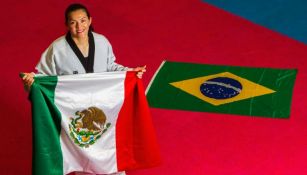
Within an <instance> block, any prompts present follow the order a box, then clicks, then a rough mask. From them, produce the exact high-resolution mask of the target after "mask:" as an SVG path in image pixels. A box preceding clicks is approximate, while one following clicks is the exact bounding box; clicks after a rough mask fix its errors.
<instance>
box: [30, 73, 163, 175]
mask: <svg viewBox="0 0 307 175" xmlns="http://www.w3.org/2000/svg"><path fill="white" fill-rule="evenodd" d="M29 97H30V100H31V102H32V115H33V174H37V175H41V174H54V175H60V174H61V175H62V174H68V173H70V172H74V171H81V172H89V173H96V174H109V173H114V172H118V171H123V170H131V169H139V168H146V167H152V166H156V165H158V164H159V163H160V157H159V151H158V146H157V142H156V137H155V133H154V128H153V125H152V121H151V116H150V113H149V108H148V104H147V101H146V97H145V94H144V88H143V86H142V83H141V80H139V79H138V78H136V76H135V73H133V72H106V73H99V74H83V75H68V76H58V77H57V76H38V77H35V83H34V84H33V85H32V88H31V92H30V96H29Z"/></svg>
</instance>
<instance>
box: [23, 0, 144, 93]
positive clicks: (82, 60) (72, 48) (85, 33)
mask: <svg viewBox="0 0 307 175" xmlns="http://www.w3.org/2000/svg"><path fill="white" fill-rule="evenodd" d="M65 24H66V27H67V30H68V32H67V34H66V36H62V37H60V38H58V39H57V40H55V41H54V42H53V43H52V44H51V45H50V46H49V47H48V48H47V50H46V51H45V52H44V53H43V55H42V57H41V60H40V62H39V63H38V65H37V66H36V70H37V72H38V73H39V74H45V75H70V74H83V73H93V72H106V71H127V70H129V71H136V75H137V77H139V78H142V75H143V72H146V66H143V67H137V68H128V67H124V66H122V65H120V64H117V63H116V62H115V56H114V54H113V51H112V46H111V44H110V43H109V41H108V40H107V39H106V38H105V37H104V36H103V35H100V34H97V33H94V32H93V30H92V26H91V24H92V17H91V16H90V14H89V12H88V10H87V8H86V7H85V6H83V5H81V4H71V5H70V6H68V8H67V9H66V11H65ZM34 76H35V74H34V73H33V72H31V73H25V74H24V77H23V83H24V86H25V88H26V89H27V90H29V89H30V87H31V85H32V83H33V82H34Z"/></svg>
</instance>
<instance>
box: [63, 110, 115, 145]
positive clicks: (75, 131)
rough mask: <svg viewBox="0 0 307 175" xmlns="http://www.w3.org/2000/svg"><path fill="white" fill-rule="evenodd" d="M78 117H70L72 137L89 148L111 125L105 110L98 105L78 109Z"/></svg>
mask: <svg viewBox="0 0 307 175" xmlns="http://www.w3.org/2000/svg"><path fill="white" fill-rule="evenodd" d="M75 115H76V116H77V117H76V118H70V119H71V122H70V123H69V132H70V137H71V139H72V140H73V141H74V143H75V144H77V145H78V146H80V147H84V148H88V147H89V146H90V145H93V144H94V143H95V142H96V141H97V139H99V138H100V137H101V136H102V134H103V133H105V132H106V131H107V130H108V128H109V127H110V126H111V123H107V122H106V121H107V117H106V115H105V114H104V112H103V111H102V110H101V109H99V108H97V107H89V108H88V109H85V110H82V111H77V112H76V113H75Z"/></svg>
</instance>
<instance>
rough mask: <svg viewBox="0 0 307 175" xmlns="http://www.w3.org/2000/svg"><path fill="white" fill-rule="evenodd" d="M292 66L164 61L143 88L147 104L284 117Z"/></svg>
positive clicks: (291, 88)
mask: <svg viewBox="0 0 307 175" xmlns="http://www.w3.org/2000/svg"><path fill="white" fill-rule="evenodd" d="M296 74H297V70H296V69H276V68H274V69H273V68H259V67H239V66H221V65H206V64H195V63H182V62H170V61H164V62H163V63H162V64H161V66H160V68H159V69H158V71H157V72H156V74H155V76H154V77H153V78H152V81H151V83H150V85H149V86H148V89H147V99H148V102H149V105H150V106H151V107H157V108H166V109H182V110H191V111H204V112H215V113H227V114H239V115H248V116H264V117H272V118H288V117H289V116H290V106H291V98H292V90H293V87H294V82H295V78H296Z"/></svg>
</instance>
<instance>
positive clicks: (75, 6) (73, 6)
mask: <svg viewBox="0 0 307 175" xmlns="http://www.w3.org/2000/svg"><path fill="white" fill-rule="evenodd" d="M76 10H83V11H84V12H85V13H86V16H87V17H88V18H90V17H91V15H90V12H89V11H88V10H87V8H86V7H85V6H84V5H82V4H77V3H76V4H70V5H69V6H68V7H67V8H66V10H65V24H66V25H67V24H68V20H69V14H70V13H71V12H74V11H76ZM89 30H90V31H94V28H93V26H92V24H91V25H90V28H89Z"/></svg>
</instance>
